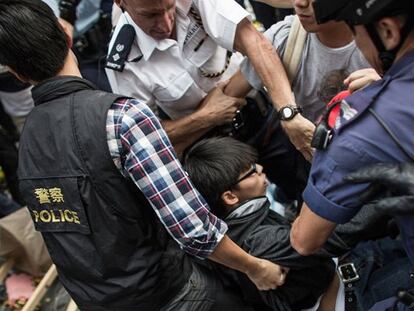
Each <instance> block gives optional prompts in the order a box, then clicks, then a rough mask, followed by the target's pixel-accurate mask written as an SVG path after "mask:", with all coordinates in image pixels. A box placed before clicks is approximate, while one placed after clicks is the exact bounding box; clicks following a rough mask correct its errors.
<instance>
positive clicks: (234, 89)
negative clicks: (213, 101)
mask: <svg viewBox="0 0 414 311" xmlns="http://www.w3.org/2000/svg"><path fill="white" fill-rule="evenodd" d="M251 89H252V87H251V86H250V84H249V82H247V80H246V78H245V77H244V76H243V74H242V73H241V71H240V70H238V71H237V72H236V73H235V74H234V75H233V76H232V77H231V79H230V81H229V83H228V84H227V86H226V88H225V89H224V93H225V94H226V95H228V96H234V97H243V98H244V97H246V96H247V94H248V93H249V92H250V90H251Z"/></svg>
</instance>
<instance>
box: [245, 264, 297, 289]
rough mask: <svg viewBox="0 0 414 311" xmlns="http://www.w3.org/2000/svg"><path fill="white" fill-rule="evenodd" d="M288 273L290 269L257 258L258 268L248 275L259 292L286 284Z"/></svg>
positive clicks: (250, 271)
mask: <svg viewBox="0 0 414 311" xmlns="http://www.w3.org/2000/svg"><path fill="white" fill-rule="evenodd" d="M288 271H289V269H288V268H283V267H281V266H279V265H277V264H274V263H272V262H270V261H268V260H265V259H259V258H256V266H255V267H253V268H252V269H251V270H249V271H247V272H246V274H247V276H248V277H249V279H250V280H251V281H252V282H253V283H254V284H255V285H256V287H257V288H258V289H259V290H270V289H275V288H277V287H278V286H282V285H283V284H284V283H285V280H286V276H287V273H288Z"/></svg>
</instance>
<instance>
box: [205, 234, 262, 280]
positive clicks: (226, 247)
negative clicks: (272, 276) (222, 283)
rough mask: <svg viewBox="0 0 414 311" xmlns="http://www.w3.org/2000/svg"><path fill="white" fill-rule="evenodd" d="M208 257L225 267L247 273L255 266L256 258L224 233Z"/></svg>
mask: <svg viewBox="0 0 414 311" xmlns="http://www.w3.org/2000/svg"><path fill="white" fill-rule="evenodd" d="M208 259H210V260H213V261H215V262H218V263H220V264H222V265H224V266H226V267H229V268H232V269H234V270H238V271H240V272H243V273H247V272H248V271H250V270H251V269H255V267H256V264H257V263H256V258H255V257H253V256H251V255H249V254H248V253H246V252H245V251H244V250H242V249H241V248H240V247H239V246H238V245H237V244H236V243H234V242H233V241H232V240H231V239H230V238H229V237H228V236H227V235H225V236H224V237H223V238H222V239H221V241H220V243H219V244H218V245H217V247H216V248H215V250H214V252H213V253H212V254H211V255H210V256H209V257H208Z"/></svg>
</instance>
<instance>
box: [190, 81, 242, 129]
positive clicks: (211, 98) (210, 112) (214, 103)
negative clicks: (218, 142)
mask: <svg viewBox="0 0 414 311" xmlns="http://www.w3.org/2000/svg"><path fill="white" fill-rule="evenodd" d="M227 84H228V82H223V83H219V84H218V85H217V87H216V88H214V89H213V90H212V91H210V93H208V95H207V96H206V97H205V98H204V100H203V102H202V103H201V106H200V108H199V110H198V113H200V114H202V116H203V117H202V118H201V119H202V122H206V123H208V124H209V125H210V126H211V125H212V126H211V127H215V126H219V125H223V124H227V123H231V122H232V120H233V118H234V116H235V114H236V111H237V110H239V109H240V108H241V107H243V106H244V105H246V100H245V99H243V98H237V97H231V96H227V95H225V94H224V89H225V87H226V86H227Z"/></svg>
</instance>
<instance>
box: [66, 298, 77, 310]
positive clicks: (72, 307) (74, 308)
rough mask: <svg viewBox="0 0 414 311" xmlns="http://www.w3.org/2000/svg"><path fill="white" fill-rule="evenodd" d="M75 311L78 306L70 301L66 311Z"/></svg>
mask: <svg viewBox="0 0 414 311" xmlns="http://www.w3.org/2000/svg"><path fill="white" fill-rule="evenodd" d="M76 310H78V306H77V305H76V303H75V302H74V301H73V299H71V300H70V302H69V304H68V307H67V309H66V311H76Z"/></svg>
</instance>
